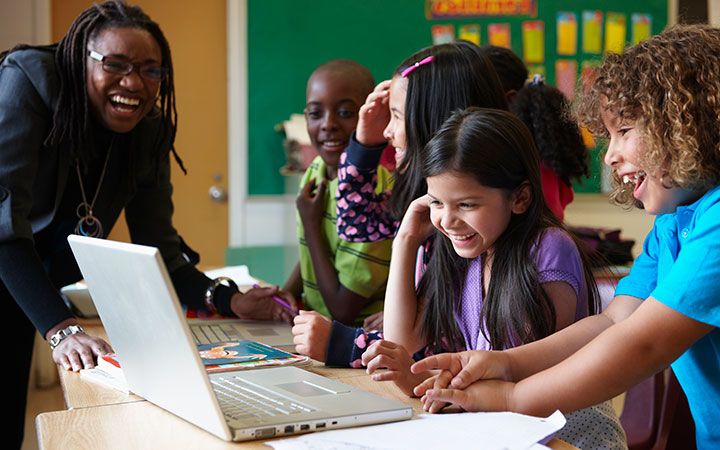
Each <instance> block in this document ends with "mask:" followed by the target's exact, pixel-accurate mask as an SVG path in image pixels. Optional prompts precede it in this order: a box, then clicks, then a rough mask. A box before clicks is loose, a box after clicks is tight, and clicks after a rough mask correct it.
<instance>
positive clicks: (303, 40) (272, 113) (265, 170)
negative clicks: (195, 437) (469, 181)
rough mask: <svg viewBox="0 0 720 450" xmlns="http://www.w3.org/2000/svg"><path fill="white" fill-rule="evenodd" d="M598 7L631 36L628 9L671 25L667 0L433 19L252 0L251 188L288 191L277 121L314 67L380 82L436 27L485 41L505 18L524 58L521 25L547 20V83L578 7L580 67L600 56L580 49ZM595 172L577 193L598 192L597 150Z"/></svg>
mask: <svg viewBox="0 0 720 450" xmlns="http://www.w3.org/2000/svg"><path fill="white" fill-rule="evenodd" d="M586 10H600V11H602V12H604V13H607V12H617V13H622V14H625V15H626V23H627V32H626V36H627V39H628V40H629V39H631V29H630V27H631V20H630V17H631V14H633V13H642V14H649V15H651V16H652V19H653V20H652V34H657V33H659V32H660V31H662V29H663V28H664V27H665V24H666V23H667V0H645V1H626V0H537V15H536V16H534V17H533V16H494V17H481V18H463V19H450V20H448V19H437V20H429V19H427V18H426V15H425V1H424V0H392V1H387V0H382V1H381V0H362V1H358V0H312V1H311V2H305V1H289V0H248V14H247V23H248V29H247V33H248V35H247V42H248V117H249V119H248V157H249V163H248V168H249V169H248V192H249V194H250V195H276V194H284V193H285V186H286V183H285V180H284V179H283V176H282V175H280V173H279V169H280V167H281V166H283V165H284V164H285V153H284V150H283V146H282V138H283V136H282V134H281V133H279V132H277V131H275V125H277V124H279V123H281V122H282V121H284V120H287V119H288V118H289V116H290V114H292V113H301V112H302V110H303V108H304V105H305V83H306V80H307V77H308V76H309V75H310V73H311V72H312V70H313V69H314V68H315V67H316V66H318V65H319V64H321V63H323V62H325V61H327V60H329V59H334V58H350V59H354V60H356V61H358V62H360V63H362V64H364V65H366V66H367V67H368V68H369V69H370V70H371V71H372V73H373V75H374V76H375V78H376V80H377V81H380V80H383V79H385V78H388V77H389V76H391V74H392V72H393V70H394V69H395V67H396V65H397V64H398V63H400V62H401V61H402V60H403V59H405V58H406V57H407V56H409V55H411V54H412V53H414V52H415V51H417V50H418V49H420V48H422V47H426V46H428V45H431V44H432V35H431V27H432V26H433V25H442V24H453V25H455V28H456V30H457V28H458V26H459V25H461V24H479V25H480V27H481V45H484V44H487V43H488V36H487V25H488V24H490V23H508V24H509V25H510V30H511V45H512V48H513V50H514V51H515V52H516V53H517V54H518V55H522V34H521V27H522V23H523V22H524V21H527V20H540V21H543V22H544V23H545V62H544V64H543V66H544V68H545V73H546V77H547V80H548V82H550V83H554V81H555V61H556V59H557V58H558V55H557V52H556V46H557V36H556V17H557V13H558V12H574V13H575V14H576V17H577V21H578V33H577V34H578V45H577V48H578V53H577V54H576V55H575V56H563V57H562V58H564V59H575V60H576V61H577V65H578V71H579V70H580V68H581V66H582V62H583V61H590V60H599V59H601V57H602V55H600V54H597V55H596V54H585V53H582V45H581V39H582V12H583V11H586ZM591 171H592V174H593V175H592V176H591V178H590V179H589V180H586V181H585V182H584V183H579V184H577V185H576V186H575V189H576V191H578V192H599V190H600V163H599V158H598V151H597V150H595V151H593V152H592V158H591Z"/></svg>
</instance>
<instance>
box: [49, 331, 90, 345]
mask: <svg viewBox="0 0 720 450" xmlns="http://www.w3.org/2000/svg"><path fill="white" fill-rule="evenodd" d="M78 333H83V334H85V330H84V329H83V327H81V326H80V325H70V326H67V327H65V328H63V329H61V330H60V331H58V332H57V333H55V334H53V335H52V336H50V339H49V340H48V344H50V350H55V347H57V346H58V345H60V343H61V342H62V341H63V340H64V339H65V338H66V337H68V336H72V335H73V334H78Z"/></svg>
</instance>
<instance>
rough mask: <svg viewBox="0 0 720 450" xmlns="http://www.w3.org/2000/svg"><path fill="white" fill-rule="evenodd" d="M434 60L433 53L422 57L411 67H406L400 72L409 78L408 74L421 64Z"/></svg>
mask: <svg viewBox="0 0 720 450" xmlns="http://www.w3.org/2000/svg"><path fill="white" fill-rule="evenodd" d="M432 60H433V56H432V55H430V56H428V57H427V58H424V59H421V60H420V61H418V62H416V63H415V64H413V65H412V66H410V67H408V68H406V69H405V70H403V71H402V72H400V76H402V77H403V78H407V76H408V75H410V73H411V72H412V71H413V70H415V69H417V68H418V67H420V66H424V65H425V64H430V63H431V62H432Z"/></svg>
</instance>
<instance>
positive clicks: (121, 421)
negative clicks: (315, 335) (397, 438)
mask: <svg viewBox="0 0 720 450" xmlns="http://www.w3.org/2000/svg"><path fill="white" fill-rule="evenodd" d="M84 326H85V328H86V330H87V331H88V332H89V333H91V334H94V335H98V336H102V337H104V338H106V337H107V336H106V335H105V332H104V330H103V329H102V326H101V325H99V324H97V323H96V324H88V323H86V324H84ZM304 368H305V369H307V370H310V371H312V372H315V373H317V374H319V375H323V376H326V377H328V378H332V379H336V380H338V381H340V382H343V383H346V384H349V385H351V386H354V387H357V388H360V389H363V390H365V391H368V392H373V393H375V394H378V395H380V396H383V397H386V398H391V399H394V400H398V401H400V402H403V403H406V404H408V405H411V406H412V408H413V410H414V411H415V413H416V414H419V413H422V412H423V411H422V404H421V402H420V400H419V399H416V398H408V397H407V396H406V395H405V394H403V393H402V391H400V389H399V388H397V387H396V386H395V385H394V384H393V383H391V382H382V383H381V382H375V381H373V380H372V379H371V378H370V376H369V375H367V374H366V373H365V371H364V370H360V369H349V368H347V369H339V368H329V367H325V365H324V364H322V363H319V362H316V361H314V362H313V363H312V365H310V366H308V367H304ZM59 370H60V382H61V385H62V389H63V395H64V396H65V402H66V405H67V407H68V409H67V410H65V411H56V412H48V413H43V414H40V415H38V416H37V418H36V420H35V427H36V430H37V436H38V444H39V446H40V448H41V449H70V448H71V449H77V450H83V449H93V450H95V449H116V448H131V449H133V450H143V449H153V450H154V449H160V448H203V449H234V448H238V447H241V448H249V449H253V448H258V449H260V448H262V449H267V448H268V446H265V445H264V442H266V441H250V442H243V443H232V442H225V441H223V440H221V439H219V438H217V437H215V436H214V435H212V434H210V433H208V432H206V431H205V430H202V429H200V428H198V427H196V426H195V425H192V424H191V423H189V422H186V421H185V420H182V419H180V418H178V417H177V416H174V415H173V414H171V413H169V412H167V411H165V410H163V409H162V408H159V407H157V406H155V405H154V404H152V403H150V402H148V401H145V400H144V399H143V398H141V397H138V396H137V395H134V394H125V393H122V392H120V391H116V390H114V389H111V388H107V387H104V386H101V385H96V384H95V383H92V382H89V381H85V380H82V379H81V378H80V375H79V374H78V373H75V372H70V371H66V370H63V369H59ZM549 446H550V447H551V448H553V449H574V448H575V447H573V446H571V445H569V444H567V443H565V442H564V441H561V440H559V439H553V440H552V441H550V444H549Z"/></svg>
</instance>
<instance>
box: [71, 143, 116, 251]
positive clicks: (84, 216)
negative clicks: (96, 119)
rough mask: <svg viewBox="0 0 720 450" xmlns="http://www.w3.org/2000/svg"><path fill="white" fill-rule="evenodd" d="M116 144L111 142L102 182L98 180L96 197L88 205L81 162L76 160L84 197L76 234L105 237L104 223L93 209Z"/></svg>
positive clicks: (81, 192) (79, 211)
mask: <svg viewBox="0 0 720 450" xmlns="http://www.w3.org/2000/svg"><path fill="white" fill-rule="evenodd" d="M114 142H115V140H114V139H113V140H112V141H111V142H110V148H108V151H107V155H106V156H105V164H103V169H102V172H101V173H100V180H98V185H97V188H96V189H95V195H93V199H92V202H90V203H88V201H87V196H86V195H85V187H84V186H83V180H82V174H81V171H80V161H79V160H77V159H76V160H75V170H76V171H77V176H78V181H79V182H80V194H81V195H82V202H80V204H79V205H78V207H77V209H76V210H75V211H76V214H77V216H78V217H79V218H80V220H78V223H77V225H75V234H79V235H81V236H89V237H94V238H103V237H104V234H103V233H104V230H103V226H102V223H101V222H100V219H98V218H97V217H95V215H94V214H93V208H94V207H95V201H96V200H97V197H98V194H99V193H100V188H101V187H102V183H103V179H104V178H105V172H106V171H107V166H108V161H110V152H112V148H113V143H114Z"/></svg>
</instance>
